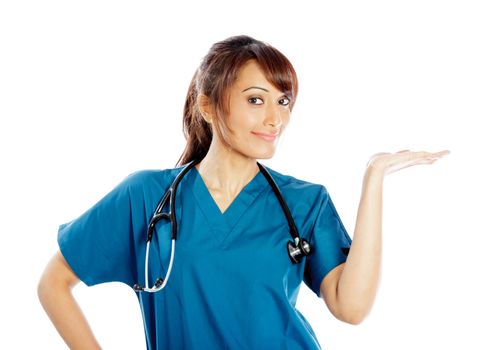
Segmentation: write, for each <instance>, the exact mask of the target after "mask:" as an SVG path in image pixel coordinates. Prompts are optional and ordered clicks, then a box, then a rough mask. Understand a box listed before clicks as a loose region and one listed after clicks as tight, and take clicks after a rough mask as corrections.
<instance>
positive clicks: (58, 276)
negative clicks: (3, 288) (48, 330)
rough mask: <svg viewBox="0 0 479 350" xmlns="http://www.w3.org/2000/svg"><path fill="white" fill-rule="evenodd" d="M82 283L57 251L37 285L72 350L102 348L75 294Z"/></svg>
mask: <svg viewBox="0 0 479 350" xmlns="http://www.w3.org/2000/svg"><path fill="white" fill-rule="evenodd" d="M79 281H80V280H79V279H78V277H77V276H76V275H75V273H74V272H73V271H72V269H71V268H70V266H69V265H68V263H67V262H66V260H65V259H64V257H63V255H62V254H61V252H60V251H57V253H56V254H55V255H54V256H53V257H52V258H51V260H50V261H49V262H48V264H47V266H46V267H45V270H44V271H43V274H42V276H41V278H40V281H39V282H38V286H37V293H38V298H39V300H40V303H41V304H42V306H43V308H44V309H45V311H46V313H47V315H48V317H49V318H50V320H51V321H52V323H53V324H54V326H55V328H56V329H57V331H58V333H60V335H61V336H62V338H63V340H64V341H65V343H66V344H67V345H68V347H69V348H70V349H101V347H100V345H99V344H98V342H97V340H96V339H95V336H94V335H93V332H92V330H91V328H90V326H89V324H88V321H87V320H86V318H85V316H84V315H83V312H82V311H81V309H80V307H79V305H78V304H77V302H76V300H75V299H74V297H73V294H72V289H73V287H74V286H75V285H76V284H77V283H78V282H79Z"/></svg>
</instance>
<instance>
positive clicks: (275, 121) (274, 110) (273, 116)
mask: <svg viewBox="0 0 479 350" xmlns="http://www.w3.org/2000/svg"><path fill="white" fill-rule="evenodd" d="M281 108H283V109H284V107H282V106H279V105H275V104H271V107H269V108H268V109H267V110H266V118H265V119H264V124H265V125H271V126H272V127H274V128H279V127H280V126H281V125H282V124H283V117H282V113H284V111H282V110H281Z"/></svg>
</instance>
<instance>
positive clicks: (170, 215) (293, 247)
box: [133, 160, 311, 292]
mask: <svg viewBox="0 0 479 350" xmlns="http://www.w3.org/2000/svg"><path fill="white" fill-rule="evenodd" d="M197 163H199V160H193V161H191V162H190V163H189V164H187V166H186V167H184V168H183V170H181V171H180V173H179V174H178V175H177V176H176V178H175V180H174V181H173V183H172V184H171V186H170V187H169V188H168V190H167V191H166V193H165V195H164V196H163V198H162V199H161V201H160V203H159V204H158V206H157V207H156V210H155V213H154V214H153V217H152V218H151V220H150V222H149V224H148V232H147V240H146V254H145V287H143V286H141V285H139V284H135V285H134V286H133V289H134V290H135V291H137V292H142V291H144V292H158V291H160V290H162V289H163V288H164V287H165V286H166V284H167V282H168V279H169V277H170V274H171V270H172V268H173V262H174V257H175V242H176V233H177V222H176V210H175V209H176V208H175V203H176V188H177V187H178V184H179V183H180V181H181V179H182V178H183V176H184V175H185V174H186V173H187V172H188V171H189V170H190V169H191V168H192V167H193V166H195V165H196V164H197ZM256 163H257V165H258V167H259V169H260V171H261V172H262V174H263V175H264V177H265V178H266V180H267V181H268V183H269V185H270V186H271V188H272V189H273V192H274V193H275V195H276V198H277V199H278V201H279V203H280V205H281V208H282V209H283V212H284V214H285V216H286V219H287V221H288V226H289V229H290V234H291V236H292V238H293V240H294V243H293V242H291V241H289V242H288V244H287V247H286V248H287V252H288V255H289V257H290V259H291V262H292V263H293V264H297V263H299V261H300V259H301V257H302V256H307V255H310V254H311V246H310V245H309V242H308V241H306V239H304V238H300V237H299V233H298V229H297V227H296V224H295V222H294V219H293V217H292V215H291V212H290V211H289V208H288V206H287V205H286V202H285V201H284V198H283V195H282V194H281V191H280V189H279V187H278V186H277V185H276V183H275V182H274V180H273V178H272V177H271V175H270V174H269V173H268V171H267V170H266V168H265V167H264V166H263V165H262V164H260V163H259V162H256ZM168 199H169V204H170V210H169V212H167V213H163V212H162V210H163V208H164V206H165V204H166V202H167V201H168ZM163 218H164V219H167V220H170V223H171V254H170V262H169V264H168V270H167V272H166V276H165V278H164V279H162V278H158V279H157V280H156V282H155V284H154V285H153V287H151V288H150V287H149V283H148V280H149V279H148V261H149V256H150V243H151V240H152V238H153V233H154V227H155V224H156V223H157V222H158V221H159V220H160V219H163ZM297 256H299V259H298V258H297Z"/></svg>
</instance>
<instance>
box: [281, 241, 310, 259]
mask: <svg viewBox="0 0 479 350" xmlns="http://www.w3.org/2000/svg"><path fill="white" fill-rule="evenodd" d="M287 249H288V255H289V258H290V259H291V262H292V263H293V264H298V263H300V262H301V258H302V257H303V256H309V255H311V253H312V247H311V245H310V244H309V242H308V241H307V240H306V239H305V238H299V237H296V238H295V240H294V242H293V241H288V244H287Z"/></svg>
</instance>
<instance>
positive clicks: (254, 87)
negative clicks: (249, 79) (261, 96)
mask: <svg viewBox="0 0 479 350" xmlns="http://www.w3.org/2000/svg"><path fill="white" fill-rule="evenodd" d="M249 89H260V90H264V91H266V92H269V91H268V90H266V89H265V88H262V87H259V86H250V87H249V88H247V89H244V90H243V91H241V92H245V91H246V90H249Z"/></svg>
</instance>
